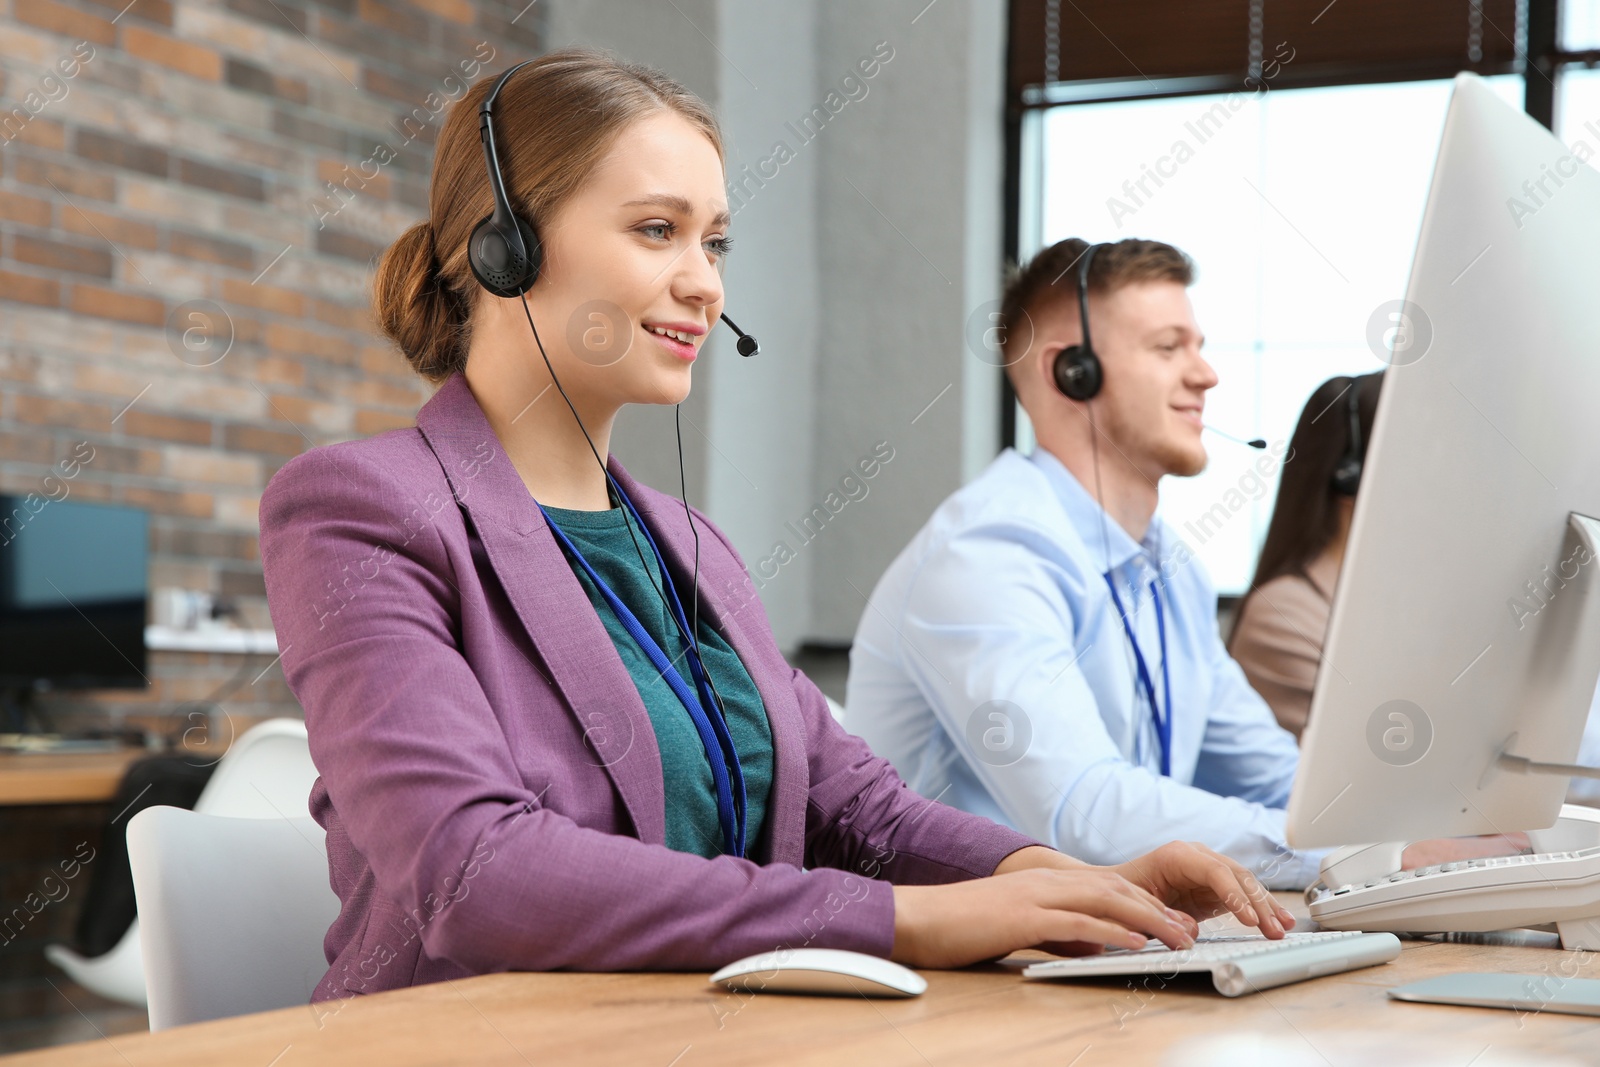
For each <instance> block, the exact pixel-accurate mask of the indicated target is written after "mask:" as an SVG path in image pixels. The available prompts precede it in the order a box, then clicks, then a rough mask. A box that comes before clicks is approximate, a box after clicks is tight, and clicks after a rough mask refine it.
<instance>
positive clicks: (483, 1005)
mask: <svg viewBox="0 0 1600 1067" xmlns="http://www.w3.org/2000/svg"><path fill="white" fill-rule="evenodd" d="M1283 899H1285V901H1286V903H1288V905H1289V906H1290V908H1291V909H1292V910H1294V911H1295V912H1296V913H1297V914H1302V915H1303V914H1304V907H1303V905H1301V904H1299V901H1298V899H1297V898H1295V897H1291V896H1287V895H1286V896H1285V897H1284V898H1283ZM1024 955H1027V956H1033V955H1037V954H1024ZM1021 962H1023V957H1022V956H1018V957H1013V959H1012V960H1008V961H1006V962H1005V963H1003V964H998V965H993V966H988V967H979V968H971V969H968V970H965V971H929V972H924V973H925V974H926V975H927V978H928V991H927V992H926V993H925V994H923V995H922V996H921V997H917V998H915V999H912V1000H867V999H865V998H860V999H850V998H837V997H798V996H779V995H772V994H769V995H764V996H763V995H759V994H758V995H754V996H742V995H736V994H733V993H728V992H724V991H720V990H717V989H714V988H712V987H711V986H710V985H709V984H708V983H707V981H706V976H705V975H704V974H524V973H511V974H495V975H483V976H480V977H477V978H469V979H465V980H462V981H456V982H440V983H436V984H433V985H427V986H417V987H415V988H412V989H400V990H394V991H392V992H388V993H380V994H377V995H375V996H370V997H358V998H355V999H352V1000H348V1001H334V1002H331V1003H327V1004H320V1005H316V1006H314V1007H313V1006H310V1005H307V1006H306V1007H296V1008H284V1009H282V1010H280V1011H271V1012H261V1013H259V1014H256V1015H246V1016H240V1017H238V1018H234V1019H219V1020H217V1021H215V1022H209V1023H200V1024H197V1025H194V1026H184V1027H178V1028H176V1029H172V1030H166V1031H163V1032H161V1033H159V1034H131V1035H119V1036H116V1037H113V1038H109V1039H104V1040H97V1041H92V1042H85V1043H82V1044H76V1045H64V1046H61V1047H59V1048H54V1049H42V1050H38V1051H35V1052H25V1053H20V1054H17V1055H15V1056H11V1057H5V1058H4V1059H3V1061H0V1062H4V1063H5V1064H6V1065H7V1067H13V1065H14V1067H31V1065H37V1067H146V1065H150V1067H156V1065H161V1067H185V1065H193V1067H212V1065H214V1064H224V1063H226V1064H249V1065H252V1067H269V1065H271V1067H314V1065H320V1064H325V1065H328V1067H349V1065H350V1064H365V1063H381V1064H385V1065H402V1067H403V1065H407V1064H439V1063H472V1064H504V1065H507V1067H512V1065H516V1067H527V1065H529V1064H541V1065H542V1064H546V1063H583V1064H628V1065H630V1067H631V1065H635V1064H645V1065H648V1067H699V1065H703V1064H751V1063H784V1064H818V1065H828V1067H833V1065H836V1064H842V1063H848V1064H859V1063H865V1064H871V1065H873V1067H888V1065H894V1064H905V1065H908V1067H927V1065H928V1064H946V1063H949V1064H974V1063H981V1064H1024V1063H1051V1064H1058V1065H1068V1064H1070V1065H1073V1067H1095V1065H1099V1064H1119V1065H1120V1064H1146V1063H1149V1064H1174V1065H1176V1064H1183V1065H1184V1067H1188V1065H1190V1064H1195V1063H1197V1062H1198V1061H1197V1060H1196V1059H1194V1058H1193V1055H1192V1054H1193V1051H1194V1049H1195V1048H1196V1045H1195V1043H1196V1042H1198V1041H1200V1040H1202V1039H1205V1038H1207V1037H1212V1038H1213V1039H1214V1038H1215V1037H1216V1036H1218V1035H1226V1034H1230V1033H1231V1034H1234V1035H1243V1036H1245V1037H1246V1038H1248V1036H1249V1035H1252V1034H1253V1035H1260V1036H1261V1037H1262V1038H1263V1039H1265V1040H1266V1041H1269V1042H1283V1043H1284V1046H1283V1051H1282V1052H1281V1053H1280V1054H1278V1055H1277V1056H1276V1057H1274V1058H1273V1059H1272V1060H1271V1061H1269V1062H1278V1063H1283V1064H1285V1065H1286V1067H1288V1065H1295V1067H1298V1064H1300V1063H1302V1062H1304V1063H1315V1064H1318V1065H1324V1064H1332V1065H1336V1067H1346V1065H1351V1064H1363V1065H1365V1064H1385V1065H1393V1067H1421V1065H1430V1064H1435V1063H1437V1064H1440V1065H1443V1064H1449V1065H1451V1067H1466V1065H1467V1064H1475V1067H1485V1065H1487V1064H1491V1063H1492V1064H1503V1063H1507V1062H1514V1063H1523V1062H1537V1063H1538V1064H1540V1067H1561V1065H1565V1064H1568V1063H1571V1064H1589V1063H1594V1062H1596V1059H1597V1058H1600V1056H1597V1053H1600V1027H1597V1025H1596V1020H1595V1019H1593V1018H1591V1017H1584V1016H1577V1015H1556V1014H1553V1013H1543V1014H1530V1015H1525V1016H1520V1017H1519V1015H1518V1014H1517V1013H1515V1012H1510V1011H1501V1010H1495V1009H1487V1008H1455V1007H1445V1006H1440V1005H1433V1004H1404V1003H1400V1002H1397V1001H1391V1000H1389V999H1388V997H1386V996H1385V995H1384V990H1385V989H1387V988H1388V987H1390V986H1394V985H1400V984H1403V983H1406V982H1413V981H1417V980H1419V979H1422V978H1428V977H1431V976H1433V975H1437V974H1448V973H1452V972H1458V971H1505V972H1514V973H1523V974H1530V975H1540V974H1549V975H1551V976H1554V977H1558V978H1559V977H1572V976H1577V977H1586V978H1596V977H1600V963H1597V962H1596V954H1595V953H1590V952H1562V951H1560V950H1558V949H1553V948H1528V947H1506V946H1485V945H1462V944H1436V943H1431V942H1407V943H1406V947H1405V950H1404V951H1403V952H1402V953H1401V955H1400V958H1399V959H1398V960H1396V961H1394V962H1393V963H1390V964H1385V965H1383V966H1381V967H1373V968H1368V969H1366V970H1362V971H1351V972H1347V973H1345V974H1339V975H1332V976H1330V977H1327V978H1319V979H1317V980H1315V981H1310V982H1301V983H1299V984H1298V985H1290V986H1281V987H1279V988H1277V989H1270V990H1267V991H1266V992H1264V993H1257V994H1255V995H1253V996H1244V997H1239V998H1237V999H1232V1000H1230V999H1228V998H1225V997H1221V996H1219V995H1217V994H1216V993H1215V992H1213V991H1212V990H1211V986H1210V981H1209V978H1206V977H1199V978H1197V979H1195V980H1194V981H1190V980H1188V979H1187V978H1185V979H1180V980H1179V982H1174V983H1171V984H1170V985H1169V986H1168V987H1167V988H1164V989H1162V988H1159V987H1158V983H1157V982H1154V981H1152V982H1151V988H1143V987H1139V986H1134V985H1130V983H1128V982H1127V981H1126V980H1110V979H1107V980H1102V981H1100V982H1097V983H1095V984H1087V983H1070V984H1069V983H1042V982H1025V981H1023V980H1022V979H1021V978H1018V977H1017V976H1016V974H1015V970H1014V968H1015V967H1016V966H1019V965H1020V963H1021ZM240 966H248V963H247V961H240ZM1269 1047H1270V1046H1269ZM1485 1049H1492V1050H1493V1052H1492V1053H1491V1054H1485ZM1480 1057H1481V1058H1480ZM1502 1057H1504V1058H1502ZM1522 1057H1528V1059H1527V1060H1524V1059H1523V1058H1522ZM1207 1062H1210V1061H1207ZM1215 1062H1218V1063H1222V1062H1227V1063H1229V1064H1235V1063H1241V1064H1243V1063H1252V1062H1254V1061H1253V1060H1251V1059H1249V1058H1248V1057H1247V1056H1245V1055H1242V1054H1239V1053H1237V1052H1236V1053H1234V1054H1232V1055H1231V1056H1229V1057H1228V1058H1227V1059H1226V1060H1217V1061H1215Z"/></svg>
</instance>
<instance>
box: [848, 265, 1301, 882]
mask: <svg viewBox="0 0 1600 1067" xmlns="http://www.w3.org/2000/svg"><path fill="white" fill-rule="evenodd" d="M1192 280H1193V267H1192V264H1191V263H1190V261H1189V259H1188V257H1187V256H1185V255H1184V254H1183V253H1182V252H1180V251H1178V250H1177V249H1175V248H1173V247H1172V246H1170V245H1166V244H1162V243H1160V242H1156V241H1144V240H1133V239H1130V240H1124V241H1119V242H1117V243H1115V244H1108V245H1094V246H1090V245H1087V244H1086V243H1085V242H1083V241H1081V240H1077V239H1070V240H1066V241H1061V242H1060V243H1058V244H1056V245H1053V246H1052V247H1050V248H1047V249H1045V250H1044V251H1043V252H1041V253H1039V255H1038V256H1037V257H1035V258H1034V259H1033V261H1032V262H1031V263H1029V264H1028V266H1027V267H1026V268H1025V269H1023V270H1022V271H1020V272H1019V273H1018V274H1017V276H1016V277H1015V278H1014V279H1013V280H1012V281H1011V283H1010V284H1009V285H1008V286H1007V289H1006V292H1005V296H1004V299H1003V301H1002V305H1001V323H1000V326H1001V328H1002V330H1003V331H1004V333H1003V349H1002V351H1003V352H1004V355H1005V362H1006V373H1007V374H1008V375H1009V376H1010V379H1011V382H1012V384H1013V386H1014V387H1015V389H1016V393H1017V397H1018V400H1019V401H1020V402H1021V404H1022V406H1023V408H1024V409H1025V410H1026V411H1027V412H1028V416H1029V418H1030V420H1031V421H1032V423H1033V426H1034V431H1035V436H1036V438H1037V440H1038V447H1037V448H1036V449H1035V451H1034V452H1033V454H1032V455H1031V456H1027V457H1024V456H1023V455H1021V454H1019V453H1017V452H1015V451H1013V450H1010V449H1007V450H1006V451H1005V452H1004V453H1002V454H1001V455H1000V457H999V458H997V459H996V460H995V461H994V462H993V463H992V464H990V465H989V467H988V468H987V469H986V470H985V471H984V472H983V474H981V475H980V476H979V477H978V478H977V479H975V480H974V481H973V482H971V483H970V484H969V485H967V486H965V487H964V488H962V489H961V490H959V491H958V492H956V493H955V494H954V495H952V496H951V497H950V498H949V499H947V500H946V501H945V502H944V503H943V504H942V505H941V506H940V507H939V508H938V510H937V511H935V512H934V515H933V517H932V518H931V519H930V520H929V521H928V523H927V525H926V526H924V527H923V529H922V530H921V531H920V532H919V533H918V534H917V536H916V537H915V538H914V539H913V540H912V542H911V543H910V545H908V546H907V547H906V548H905V550H904V551H902V552H901V553H900V555H899V556H898V557H897V558H896V559H895V561H894V563H893V564H892V565H891V566H890V567H889V569H888V571H887V572H886V573H885V574H884V576H883V578H882V579H881V580H880V581H879V583H878V585H877V588H876V589H875V590H874V591H873V594H872V597H871V601H870V604H869V606H868V607H867V610H866V611H865V612H864V613H863V615H862V618H861V624H860V628H859V629H858V631H857V633H856V638H855V643H854V646H853V647H852V649H851V653H850V680H849V690H848V693H847V697H846V702H845V703H846V707H847V709H848V710H847V711H846V719H845V723H846V725H847V726H848V727H849V728H850V729H851V730H852V731H853V732H855V733H856V734H859V735H860V736H861V737H863V738H864V739H865V740H866V741H867V743H868V744H869V745H870V746H871V747H872V749H873V750H874V751H875V752H877V753H879V754H880V755H883V756H885V757H887V758H888V759H889V760H890V761H891V762H893V764H894V765H895V768H896V769H897V770H898V771H899V772H900V774H901V776H902V777H903V778H905V780H906V781H907V783H908V784H910V786H911V787H912V788H913V789H915V790H917V791H918V792H920V793H922V794H923V795H925V796H929V797H937V798H939V799H941V800H943V801H944V802H946V803H949V804H953V805H955V806H956V807H960V808H965V809H966V810H968V811H973V812H978V813H980V814H983V815H987V816H989V817H990V818H993V819H996V820H998V821H1000V822H1004V823H1008V824H1009V825H1011V826H1013V827H1015V828H1017V829H1018V830H1021V831H1022V832H1024V833H1027V834H1029V835H1031V836H1033V837H1035V838H1037V839H1038V840H1041V841H1046V842H1048V843H1049V844H1051V845H1052V846H1054V847H1056V848H1059V849H1062V850H1064V851H1066V852H1068V853H1070V854H1072V855H1074V856H1078V857H1080V858H1082V859H1085V860H1087V861H1089V862H1091V863H1101V864H1111V863H1121V862H1125V861H1126V860H1127V859H1128V857H1130V856H1136V855H1139V854H1141V853H1143V852H1146V851H1148V850H1149V849H1151V848H1155V847H1158V846H1160V845H1162V844H1164V843H1166V842H1168V841H1171V840H1174V839H1183V840H1192V841H1198V842H1200V843H1202V844H1205V845H1208V846H1210V847H1211V848H1214V849H1216V850H1217V851H1219V852H1222V853H1224V854H1226V855H1228V856H1231V857H1232V858H1233V859H1235V860H1237V861H1239V862H1241V863H1243V864H1244V865H1245V866H1247V867H1250V868H1251V869H1252V871H1253V872H1254V873H1255V874H1256V876H1257V877H1258V878H1259V879H1260V880H1261V881H1262V882H1263V884H1265V885H1267V886H1268V887H1269V888H1283V889H1286V888H1299V887H1303V886H1305V885H1307V884H1309V883H1310V882H1313V881H1315V880H1316V877H1317V865H1318V862H1319V861H1320V859H1321V857H1322V855H1323V853H1322V852H1320V851H1318V852H1309V851H1307V852H1300V851H1295V850H1291V849H1289V848H1288V847H1287V845H1286V844H1285V842H1284V811H1283V809H1284V807H1285V805H1286V804H1287V803H1288V799H1289V787H1290V783H1291V782H1292V780H1293V778H1294V773H1295V768H1296V765H1297V760H1298V750H1297V747H1296V744H1295V740H1294V738H1293V736H1292V735H1290V734H1289V733H1288V732H1287V731H1285V730H1284V729H1282V728H1281V727H1279V726H1278V724H1277V722H1276V721H1275V720H1274V718H1273V715H1272V712H1271V710H1270V709H1269V708H1268V707H1267V705H1266V704H1265V703H1264V702H1263V701H1262V699H1261V697H1260V696H1258V695H1257V694H1256V693H1255V692H1254V691H1253V690H1252V689H1251V688H1250V686H1249V684H1248V683H1247V682H1246V680H1245V677H1244V674H1243V672H1242V671H1241V670H1240V668H1239V666H1238V664H1237V663H1235V662H1234V661H1233V660H1232V659H1231V658H1230V657H1229V656H1228V654H1227V652H1226V651H1225V650H1224V648H1223V646H1222V641H1221V639H1220V636H1219V634H1218V630H1217V621H1216V606H1217V598H1216V591H1215V589H1214V588H1213V587H1212V585H1211V581H1210V578H1209V577H1208V576H1207V575H1206V572H1205V570H1204V569H1203V567H1202V566H1201V565H1200V564H1199V562H1198V561H1197V560H1194V559H1193V558H1192V556H1191V554H1190V552H1189V549H1188V547H1187V546H1185V545H1183V544H1182V543H1181V542H1180V541H1179V539H1178V537H1177V535H1176V533H1175V531H1174V530H1173V529H1172V528H1171V527H1169V526H1167V525H1166V524H1165V523H1164V522H1163V521H1162V520H1160V519H1158V518H1154V515H1155V510H1156V504H1157V486H1158V483H1159V482H1160V480H1161V478H1162V477H1164V476H1166V475H1177V476H1179V477H1184V476H1191V475H1195V474H1198V473H1199V472H1200V471H1201V470H1202V469H1203V468H1204V467H1205V464H1206V451H1205V448H1204V446H1203V445H1202V444H1201V441H1200V433H1201V430H1202V423H1201V412H1202V410H1203V408H1204V404H1205V394H1206V391H1207V390H1208V389H1210V388H1211V387H1212V386H1214V385H1216V384H1217V375H1216V372H1215V371H1214V370H1212V368H1211V366H1210V364H1208V363H1207V362H1206V360H1205V359H1204V358H1203V357H1202V356H1201V352H1200V348H1201V344H1202V342H1203V340H1204V339H1203V336H1202V335H1201V332H1200V328H1199V326H1198V325H1197V324H1196V322H1195V317H1194V310H1193V308H1192V306H1191V305H1190V302H1189V296H1188V292H1187V287H1188V286H1189V284H1190V283H1191V281H1192ZM1091 322H1092V324H1093V329H1092V332H1091V329H1090V325H1091ZM1102 505H1103V506H1102Z"/></svg>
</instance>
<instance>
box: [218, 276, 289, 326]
mask: <svg viewBox="0 0 1600 1067" xmlns="http://www.w3.org/2000/svg"><path fill="white" fill-rule="evenodd" d="M222 300H223V303H225V304H248V305H250V306H251V307H254V308H261V309H263V310H265V311H277V312H280V313H282V314H284V315H292V316H294V317H296V318H298V317H299V316H300V315H301V314H303V310H302V308H303V306H304V305H303V303H302V300H303V298H302V297H301V295H300V294H299V293H297V292H295V291H294V290H293V289H279V288H278V287H277V286H275V285H264V284H261V283H257V284H255V285H251V284H250V283H249V282H246V281H240V280H238V279H236V278H224V279H223V280H222Z"/></svg>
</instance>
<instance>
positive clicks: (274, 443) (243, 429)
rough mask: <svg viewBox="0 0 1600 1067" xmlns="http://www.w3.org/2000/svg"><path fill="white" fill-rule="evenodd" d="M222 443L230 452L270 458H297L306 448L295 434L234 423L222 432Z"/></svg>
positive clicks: (304, 441) (301, 438)
mask: <svg viewBox="0 0 1600 1067" xmlns="http://www.w3.org/2000/svg"><path fill="white" fill-rule="evenodd" d="M222 439H223V443H224V444H225V445H226V446H227V448H228V450H229V451H230V452H256V453H261V454H265V455H272V456H298V455H299V454H300V453H301V452H304V451H305V450H306V449H307V448H308V447H310V446H309V445H308V444H307V443H306V439H305V438H304V437H301V436H300V435H299V434H297V433H293V432H289V431H284V430H269V429H267V428H266V427H264V426H247V425H245V424H244V423H234V424H232V425H230V426H227V427H226V428H225V429H224V430H223V437H222Z"/></svg>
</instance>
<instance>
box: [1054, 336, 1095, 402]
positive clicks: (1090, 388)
mask: <svg viewBox="0 0 1600 1067" xmlns="http://www.w3.org/2000/svg"><path fill="white" fill-rule="evenodd" d="M1051 370H1052V373H1053V376H1054V378H1055V382H1056V388H1057V389H1059V390H1061V395H1063V396H1065V397H1066V398H1067V399H1069V400H1093V399H1094V398H1095V396H1096V395H1098V394H1099V392H1100V385H1101V382H1102V381H1103V378H1104V376H1103V375H1102V373H1101V370H1100V357H1099V356H1097V355H1095V354H1094V351H1093V350H1092V349H1086V348H1084V347H1083V346H1082V345H1071V346H1069V347H1067V348H1063V349H1062V350H1061V351H1059V352H1057V353H1056V359H1055V363H1054V365H1053V366H1052V368H1051Z"/></svg>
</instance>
